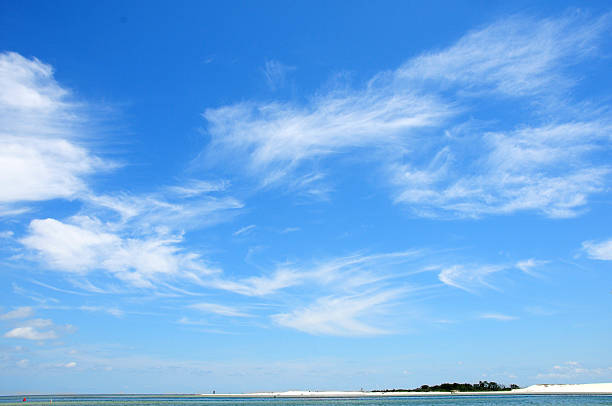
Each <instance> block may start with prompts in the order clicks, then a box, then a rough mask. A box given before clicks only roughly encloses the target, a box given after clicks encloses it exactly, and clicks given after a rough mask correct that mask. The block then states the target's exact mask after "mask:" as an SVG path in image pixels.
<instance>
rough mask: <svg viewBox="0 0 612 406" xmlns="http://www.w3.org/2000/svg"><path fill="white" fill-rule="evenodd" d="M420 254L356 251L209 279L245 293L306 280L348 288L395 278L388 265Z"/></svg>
mask: <svg viewBox="0 0 612 406" xmlns="http://www.w3.org/2000/svg"><path fill="white" fill-rule="evenodd" d="M420 254H421V252H420V251H418V250H413V251H403V252H394V253H387V254H374V255H361V254H357V255H351V256H345V257H339V258H334V259H331V260H328V261H323V262H320V263H317V264H313V265H311V266H291V265H282V266H280V267H279V268H277V269H276V270H275V271H274V272H272V273H270V274H267V275H261V276H250V277H247V278H243V279H239V280H232V279H228V278H224V279H221V278H217V279H213V280H212V281H211V282H208V283H209V284H210V286H212V287H215V288H217V289H223V290H228V291H232V292H235V293H238V294H241V295H246V296H267V295H271V294H274V293H277V292H278V291H280V290H283V289H287V288H291V287H296V286H300V285H303V284H306V283H308V284H316V285H318V286H330V285H333V286H335V287H336V289H338V290H344V291H346V290H351V289H355V288H358V287H363V286H368V285H372V284H375V283H377V282H381V281H384V280H386V279H388V278H392V277H393V275H392V274H390V273H385V272H384V270H385V269H388V268H389V266H391V265H393V264H401V263H405V262H408V261H409V260H410V259H414V258H418V257H419V256H420Z"/></svg>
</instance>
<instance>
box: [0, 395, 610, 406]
mask: <svg viewBox="0 0 612 406" xmlns="http://www.w3.org/2000/svg"><path fill="white" fill-rule="evenodd" d="M23 398H24V397H23V396H0V405H2V406H8V405H22V406H25V405H28V404H35V405H43V404H44V405H50V404H51V405H54V406H77V405H85V406H104V405H107V406H195V405H203V406H404V405H406V406H426V405H427V406H437V405H440V406H443V405H444V406H449V405H460V406H472V405H479V406H489V405H490V406H493V405H500V406H516V405H534V406H548V405H561V406H564V405H565V406H578V405H612V396H609V395H493V396H491V395H473V396H436V397H416V396H414V397H410V396H407V397H399V398H384V399H383V398H367V399H361V398H352V399H346V398H342V399H340V398H327V399H294V398H282V399H281V398H257V399H252V398H202V397H198V396H189V395H184V396H178V395H177V396H158V395H150V396H145V395H83V396H49V395H36V396H26V401H25V402H24V401H23Z"/></svg>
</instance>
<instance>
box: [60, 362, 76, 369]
mask: <svg viewBox="0 0 612 406" xmlns="http://www.w3.org/2000/svg"><path fill="white" fill-rule="evenodd" d="M63 366H64V368H75V367H76V366H77V363H76V362H74V361H71V362H67V363H66V364H64V365H63Z"/></svg>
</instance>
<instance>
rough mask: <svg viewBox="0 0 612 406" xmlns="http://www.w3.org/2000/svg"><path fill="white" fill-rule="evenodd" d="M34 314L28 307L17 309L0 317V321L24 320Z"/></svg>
mask: <svg viewBox="0 0 612 406" xmlns="http://www.w3.org/2000/svg"><path fill="white" fill-rule="evenodd" d="M33 314H34V309H32V308H31V307H30V306H22V307H17V308H16V309H13V310H11V311H9V312H7V313H4V314H1V315H0V320H13V319H25V318H27V317H30V316H32V315H33Z"/></svg>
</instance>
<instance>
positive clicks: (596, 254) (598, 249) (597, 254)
mask: <svg viewBox="0 0 612 406" xmlns="http://www.w3.org/2000/svg"><path fill="white" fill-rule="evenodd" d="M582 249H583V250H584V251H585V252H586V253H587V255H588V256H589V258H591V259H599V260H601V261H612V239H609V240H605V241H599V242H596V241H585V242H583V243H582Z"/></svg>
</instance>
